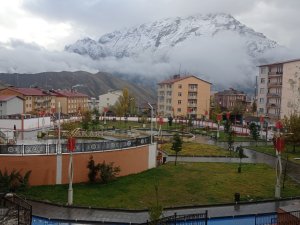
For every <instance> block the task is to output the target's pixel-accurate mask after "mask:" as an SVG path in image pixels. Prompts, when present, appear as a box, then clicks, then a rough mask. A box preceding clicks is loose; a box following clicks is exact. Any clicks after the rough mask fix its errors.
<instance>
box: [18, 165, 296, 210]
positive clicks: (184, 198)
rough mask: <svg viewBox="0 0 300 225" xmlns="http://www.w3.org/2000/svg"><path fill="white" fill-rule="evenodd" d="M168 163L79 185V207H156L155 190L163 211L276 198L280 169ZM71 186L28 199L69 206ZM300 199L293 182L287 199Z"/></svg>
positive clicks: (38, 190)
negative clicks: (237, 195)
mask: <svg viewBox="0 0 300 225" xmlns="http://www.w3.org/2000/svg"><path fill="white" fill-rule="evenodd" d="M237 168H238V164H229V163H227V164H226V163H178V164H177V166H174V164H173V163H168V164H165V165H163V166H160V167H158V168H154V169H151V170H148V171H145V172H142V173H139V174H134V175H129V176H125V177H120V178H118V179H117V180H115V181H113V182H111V183H108V184H83V183H82V184H75V185H73V189H74V205H77V206H91V207H105V208H122V209H147V208H148V207H149V206H150V205H152V204H154V203H155V201H156V198H155V191H154V190H155V188H154V185H155V184H158V198H159V202H160V204H162V206H163V207H175V206H188V205H189V206H191V205H203V204H215V203H232V202H233V201H234V194H235V193H237V192H238V193H240V195H241V201H255V200H262V199H272V198H273V197H274V184H275V171H274V169H272V168H270V167H269V166H267V165H265V164H243V165H242V173H237ZM67 193H68V185H56V186H36V187H31V188H30V189H29V190H28V191H26V192H22V193H21V194H23V195H25V196H26V197H27V198H30V199H36V200H42V201H46V202H52V203H58V204H63V205H65V204H66V202H67ZM291 196H300V186H299V185H297V184H296V183H294V182H293V181H292V180H290V179H287V181H286V183H285V189H284V190H283V191H282V197H291Z"/></svg>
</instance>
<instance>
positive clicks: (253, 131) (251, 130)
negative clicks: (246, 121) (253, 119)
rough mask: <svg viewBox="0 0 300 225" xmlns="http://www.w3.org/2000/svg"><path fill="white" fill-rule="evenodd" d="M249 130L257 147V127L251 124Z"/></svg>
mask: <svg viewBox="0 0 300 225" xmlns="http://www.w3.org/2000/svg"><path fill="white" fill-rule="evenodd" d="M249 130H250V134H251V136H252V138H253V140H255V141H256V145H257V140H258V138H259V127H258V126H257V125H256V124H255V123H251V124H250V125H249Z"/></svg>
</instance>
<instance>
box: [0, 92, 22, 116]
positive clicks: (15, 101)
mask: <svg viewBox="0 0 300 225" xmlns="http://www.w3.org/2000/svg"><path fill="white" fill-rule="evenodd" d="M23 104H24V99H22V98H21V97H19V96H16V95H0V116H7V115H13V114H22V113H23Z"/></svg>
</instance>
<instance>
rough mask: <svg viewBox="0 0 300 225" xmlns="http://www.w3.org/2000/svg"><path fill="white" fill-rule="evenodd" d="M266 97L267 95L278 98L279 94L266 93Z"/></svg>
mask: <svg viewBox="0 0 300 225" xmlns="http://www.w3.org/2000/svg"><path fill="white" fill-rule="evenodd" d="M267 97H269V98H280V97H281V94H278V93H268V94H267Z"/></svg>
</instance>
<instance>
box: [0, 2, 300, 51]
mask: <svg viewBox="0 0 300 225" xmlns="http://www.w3.org/2000/svg"><path fill="white" fill-rule="evenodd" d="M0 6H1V7H0V33H1V35H0V42H2V43H5V42H9V41H10V40H12V39H18V40H22V41H24V42H27V43H31V44H32V43H33V44H37V45H40V46H42V47H44V48H46V49H48V50H62V49H63V47H64V46H65V45H66V44H70V43H73V42H74V41H75V40H77V39H79V38H83V37H86V36H89V37H92V38H95V39H98V38H99V37H100V36H101V35H103V34H105V33H107V32H111V31H114V30H116V29H120V28H123V27H130V26H134V25H138V24H141V23H144V22H151V21H154V20H157V19H161V18H166V17H174V16H181V17H184V16H189V15H194V14H201V13H215V12H225V13H230V14H232V15H233V16H234V17H235V18H236V19H238V20H239V21H240V22H242V23H244V24H246V25H247V26H249V27H251V28H253V29H254V30H256V31H258V32H261V33H264V34H265V35H266V36H267V37H268V38H270V39H272V40H275V41H277V42H278V43H279V44H281V45H284V46H286V47H293V46H298V45H299V44H298V43H299V37H300V29H299V23H300V16H299V10H300V1H299V0H9V1H8V0H7V1H6V0H4V1H1V3H0ZM299 49H300V48H299Z"/></svg>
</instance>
